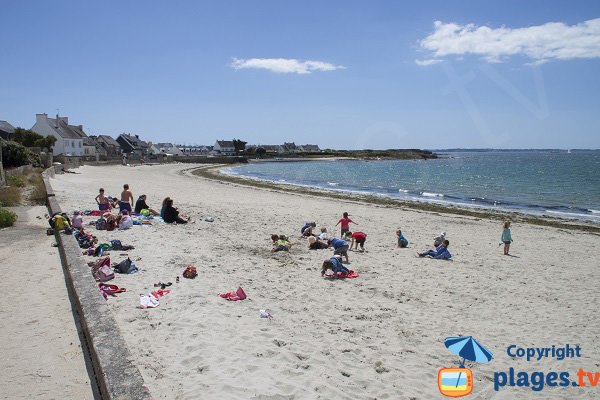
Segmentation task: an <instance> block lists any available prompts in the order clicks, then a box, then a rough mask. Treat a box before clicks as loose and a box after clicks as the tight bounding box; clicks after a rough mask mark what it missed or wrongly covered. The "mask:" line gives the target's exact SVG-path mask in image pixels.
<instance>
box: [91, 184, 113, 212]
mask: <svg viewBox="0 0 600 400" xmlns="http://www.w3.org/2000/svg"><path fill="white" fill-rule="evenodd" d="M98 192H99V193H98V196H96V198H95V199H94V200H96V203H97V204H98V210H100V211H108V210H110V208H111V206H112V203H111V201H110V200H109V199H108V198H107V197H105V196H104V189H103V188H100V190H99V191H98Z"/></svg>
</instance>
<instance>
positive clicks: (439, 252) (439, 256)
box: [417, 239, 452, 260]
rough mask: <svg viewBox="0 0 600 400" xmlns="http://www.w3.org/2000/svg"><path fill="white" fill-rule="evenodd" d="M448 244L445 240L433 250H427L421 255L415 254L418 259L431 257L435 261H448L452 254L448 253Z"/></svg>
mask: <svg viewBox="0 0 600 400" xmlns="http://www.w3.org/2000/svg"><path fill="white" fill-rule="evenodd" d="M449 245H450V242H449V241H448V240H447V239H445V240H444V241H443V242H442V244H440V245H439V246H438V247H437V248H436V249H435V250H427V251H425V252H423V253H417V255H418V256H419V257H431V258H435V259H436V260H449V259H450V258H452V254H450V251H448V246H449Z"/></svg>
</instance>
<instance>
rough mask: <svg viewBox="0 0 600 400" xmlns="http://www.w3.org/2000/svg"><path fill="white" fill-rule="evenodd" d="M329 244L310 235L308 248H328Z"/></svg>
mask: <svg viewBox="0 0 600 400" xmlns="http://www.w3.org/2000/svg"><path fill="white" fill-rule="evenodd" d="M328 247H329V245H328V244H327V243H325V242H322V241H320V240H319V239H317V238H316V237H314V236H309V238H308V248H309V249H310V250H321V249H326V248H328Z"/></svg>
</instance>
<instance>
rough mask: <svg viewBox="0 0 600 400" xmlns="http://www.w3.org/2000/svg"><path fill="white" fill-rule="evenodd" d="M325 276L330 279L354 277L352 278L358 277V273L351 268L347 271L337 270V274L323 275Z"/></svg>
mask: <svg viewBox="0 0 600 400" xmlns="http://www.w3.org/2000/svg"><path fill="white" fill-rule="evenodd" d="M324 276H325V278H330V279H346V278H348V279H354V278H358V274H357V273H356V272H354V271H352V270H350V271H348V272H338V273H337V275H334V274H327V275H324Z"/></svg>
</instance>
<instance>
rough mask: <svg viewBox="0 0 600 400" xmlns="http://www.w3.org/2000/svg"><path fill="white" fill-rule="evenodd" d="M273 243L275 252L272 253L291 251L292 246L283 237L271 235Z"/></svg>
mask: <svg viewBox="0 0 600 400" xmlns="http://www.w3.org/2000/svg"><path fill="white" fill-rule="evenodd" d="M271 241H272V242H273V250H271V252H272V253H275V252H277V251H289V250H290V247H291V246H292V245H291V244H290V242H289V241H287V239H286V237H285V236H283V235H282V236H279V235H271Z"/></svg>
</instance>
